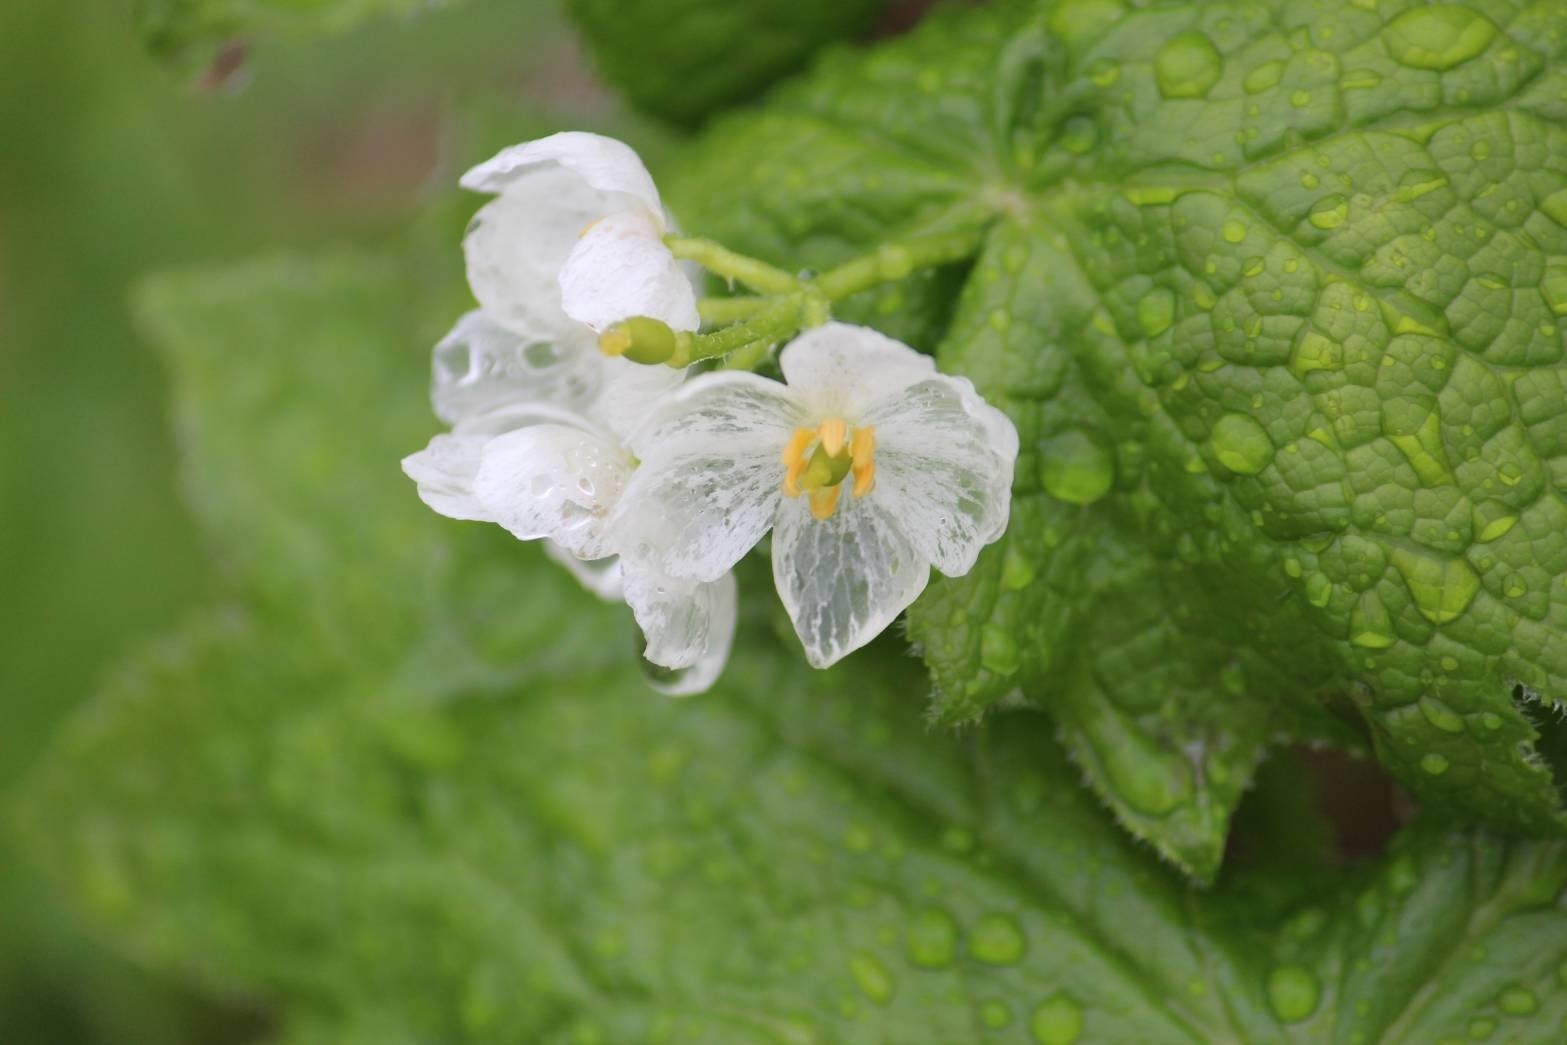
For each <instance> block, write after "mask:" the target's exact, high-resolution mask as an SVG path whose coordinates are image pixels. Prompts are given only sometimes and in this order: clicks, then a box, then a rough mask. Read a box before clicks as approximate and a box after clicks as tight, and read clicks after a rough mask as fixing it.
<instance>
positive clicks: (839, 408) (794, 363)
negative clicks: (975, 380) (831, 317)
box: [778, 323, 936, 422]
mask: <svg viewBox="0 0 1567 1045" xmlns="http://www.w3.org/2000/svg"><path fill="white" fill-rule="evenodd" d="M778 366H779V368H780V369H781V370H783V376H784V380H785V381H787V382H789V387H790V388H792V389H794V390H795V392H796V393H797V394H798V395H799V396H800V397H801V398H802V399H803V400H804V401H805V402H807V403H809V404H810V405H811V407H812V409H814V410H815V411H817V412H818V413H820V414H822V415H824V416H837V417H842V418H844V419H845V420H848V421H851V422H852V421H855V420H857V419H858V417H859V414H860V413H861V412H862V411H863V410H864V409H865V408H866V407H868V406H869V405H870V404H872V403H874V402H876V401H877V400H878V399H881V398H882V397H883V396H886V395H889V394H891V393H893V392H896V391H897V390H898V389H901V388H906V387H907V386H909V385H912V384H914V383H915V382H917V381H923V380H925V379H926V378H928V377H930V376H931V375H932V374H934V373H935V372H936V363H935V361H934V360H932V359H931V358H930V357H929V356H926V355H921V354H920V353H919V352H916V351H914V349H912V348H910V347H909V346H908V345H905V344H904V343H903V342H901V341H894V340H893V339H892V338H890V337H887V336H886V335H885V334H881V333H878V332H877V331H874V330H872V329H870V328H869V327H857V326H852V325H850V324H848V323H827V324H824V325H822V326H819V327H815V328H813V329H811V330H807V331H806V332H805V333H803V334H801V335H800V336H799V337H797V338H795V339H794V340H793V341H791V342H789V344H787V345H785V346H784V349H783V351H782V352H781V353H780V354H779V356H778Z"/></svg>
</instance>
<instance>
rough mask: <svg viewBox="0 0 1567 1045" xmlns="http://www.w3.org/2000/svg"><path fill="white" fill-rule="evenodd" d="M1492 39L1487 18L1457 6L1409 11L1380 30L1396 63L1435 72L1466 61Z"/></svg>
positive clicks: (1491, 23) (1437, 5)
mask: <svg viewBox="0 0 1567 1045" xmlns="http://www.w3.org/2000/svg"><path fill="white" fill-rule="evenodd" d="M1495 37H1496V25H1495V24H1494V23H1493V22H1492V21H1491V20H1490V19H1488V18H1486V17H1485V16H1484V15H1482V14H1480V13H1479V12H1478V11H1476V10H1474V9H1473V8H1472V7H1469V6H1460V5H1458V4H1433V5H1431V6H1429V7H1416V8H1412V9H1410V10H1408V11H1405V12H1404V13H1403V14H1401V15H1399V16H1398V17H1397V18H1395V19H1393V20H1392V21H1391V22H1389V23H1388V24H1387V25H1386V26H1385V27H1384V28H1383V30H1382V42H1383V44H1384V45H1385V46H1386V47H1387V53H1388V54H1389V55H1391V56H1392V58H1393V60H1394V61H1395V62H1398V63H1399V64H1400V65H1407V66H1409V67H1410V68H1412V69H1429V70H1433V71H1437V72H1440V71H1442V70H1444V69H1451V68H1452V67H1453V66H1455V65H1458V64H1460V63H1462V62H1467V61H1468V60H1469V59H1471V58H1473V57H1475V56H1476V55H1478V54H1479V53H1480V52H1481V51H1484V50H1485V49H1486V47H1488V46H1489V45H1490V43H1491V41H1492V40H1493V39H1494V38H1495Z"/></svg>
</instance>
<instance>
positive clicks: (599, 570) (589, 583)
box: [544, 541, 626, 602]
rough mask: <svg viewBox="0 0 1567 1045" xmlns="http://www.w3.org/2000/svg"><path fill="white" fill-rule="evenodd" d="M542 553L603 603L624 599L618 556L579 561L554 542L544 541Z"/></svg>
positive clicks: (624, 592)
mask: <svg viewBox="0 0 1567 1045" xmlns="http://www.w3.org/2000/svg"><path fill="white" fill-rule="evenodd" d="M544 551H545V553H546V554H548V555H549V557H550V558H551V559H554V560H555V561H556V562H557V563H559V564H560V565H562V566H564V567H565V568H566V571H567V572H568V573H570V574H571V575H572V576H573V577H575V578H577V583H578V584H581V585H582V586H583V587H584V588H586V589H587V590H588V591H590V592H592V593H593V594H594V595H597V596H598V597H599V598H601V599H603V600H604V601H605V602H619V601H621V600H622V599H624V598H625V597H626V586H625V583H624V582H623V581H622V580H621V572H620V558H619V556H615V555H611V556H610V557H609V558H607V559H579V558H577V557H576V556H575V555H573V554H571V553H570V552H569V551H567V550H566V549H565V548H562V547H561V546H560V545H558V544H556V543H555V542H554V541H545V542H544Z"/></svg>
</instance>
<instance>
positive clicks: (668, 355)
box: [403, 132, 1017, 694]
mask: <svg viewBox="0 0 1567 1045" xmlns="http://www.w3.org/2000/svg"><path fill="white" fill-rule="evenodd" d="M462 184H463V185H464V186H465V187H467V188H469V189H474V190H477V191H480V192H486V193H491V194H494V196H495V198H494V199H493V200H491V201H490V202H489V203H488V204H486V205H485V206H484V207H483V208H482V209H481V210H480V211H479V213H478V214H477V215H476V217H475V218H474V220H473V223H472V224H471V225H470V227H469V230H468V234H467V237H466V238H465V240H464V250H465V253H466V256H467V263H468V279H469V283H470V285H471V287H472V289H473V293H474V297H475V298H476V299H477V300H478V302H479V308H478V309H477V310H475V311H473V312H470V313H468V314H467V315H465V316H463V317H462V319H460V320H459V321H458V323H457V325H456V327H455V328H454V329H453V330H452V332H451V333H450V334H448V335H447V337H446V338H445V339H443V340H442V341H441V342H440V344H438V345H437V346H436V348H435V359H434V372H435V373H434V389H433V398H434V405H435V412H436V414H437V415H438V416H439V417H440V418H441V420H443V421H445V422H446V423H448V424H449V425H450V426H451V430H450V431H449V432H447V433H444V434H441V435H437V436H436V437H435V438H434V439H432V440H431V441H430V444H429V445H428V446H427V447H426V448H425V449H424V450H422V451H420V452H418V453H416V454H413V455H411V456H410V457H408V458H407V459H405V460H404V462H403V468H404V471H406V472H407V473H408V475H409V476H410V477H411V478H413V479H414V480H415V482H416V483H417V484H418V487H419V494H420V496H421V497H422V498H423V499H424V501H425V502H426V503H427V504H428V505H430V507H432V508H434V509H435V510H436V511H439V512H441V513H442V514H445V515H448V516H451V517H453V518H457V519H472V520H480V521H485V522H492V523H497V524H499V525H501V526H503V527H505V528H506V529H507V530H508V531H510V532H511V533H512V534H514V535H515V536H517V537H518V538H520V539H522V540H543V541H545V542H546V544H547V547H548V548H549V550H550V553H551V555H552V556H554V557H555V558H556V559H557V560H559V561H560V562H561V563H563V564H564V565H565V566H567V567H568V568H569V569H571V570H572V572H573V573H574V574H576V576H577V577H578V578H579V579H580V580H581V581H582V582H583V584H584V585H585V586H586V587H588V588H589V589H590V590H592V591H594V592H595V593H597V594H598V595H600V596H601V597H604V598H606V599H615V600H621V599H623V600H624V601H625V602H627V603H628V604H629V605H630V607H631V609H632V612H633V614H634V615H635V617H636V620H637V623H638V625H639V626H640V627H641V629H642V631H643V634H644V637H645V639H646V650H645V656H646V657H647V659H648V660H649V661H651V662H652V663H654V664H656V665H658V666H660V667H662V668H664V669H667V672H668V674H667V675H666V676H665V677H664V681H663V682H662V684H661V688H663V689H664V690H665V691H666V692H670V693H677V694H683V693H695V692H700V691H702V690H704V689H706V688H707V687H709V686H710V685H711V684H712V683H713V681H714V680H715V679H716V678H717V676H718V674H719V673H720V671H721V670H722V667H723V664H724V661H725V659H726V658H727V656H728V651H729V646H730V644H731V642H732V640H733V636H734V631H735V616H736V592H735V582H734V577H733V572H732V571H733V569H734V567H735V565H736V564H737V563H738V562H739V561H740V560H741V559H742V558H743V557H744V556H745V555H746V554H747V553H749V552H750V551H751V550H752V549H753V548H755V547H756V546H757V545H758V544H760V543H761V542H762V540H763V539H764V538H765V537H766V536H767V535H768V533H769V532H771V534H772V544H771V554H772V564H773V576H774V579H775V582H776V584H777V588H778V593H779V596H780V598H781V599H782V600H783V603H784V606H785V607H786V608H787V610H788V612H789V616H790V618H791V619H792V620H793V622H794V626H795V630H796V632H797V633H798V635H799V637H800V640H801V642H802V644H803V645H804V648H805V652H806V656H807V657H808V659H809V660H810V662H811V663H812V664H814V665H816V666H818V667H825V666H827V665H829V664H832V663H833V662H835V661H837V660H838V659H840V658H841V657H843V656H845V655H846V654H848V653H850V652H852V651H853V650H855V649H858V648H859V647H860V646H863V645H864V644H865V643H867V642H869V641H870V640H871V639H872V638H874V637H875V636H876V635H878V634H879V633H880V632H881V631H883V630H884V629H885V628H886V627H887V626H888V625H889V624H890V623H891V622H892V621H893V620H894V619H895V618H896V617H897V615H898V614H899V613H901V612H902V611H903V610H904V609H905V608H906V607H907V606H908V605H909V604H910V603H911V602H913V601H914V599H915V598H916V597H917V596H918V595H919V593H920V592H921V591H922V590H923V589H924V587H925V584H926V582H927V580H928V578H929V573H930V567H932V566H934V567H935V568H936V569H937V570H940V571H941V572H942V573H945V574H948V575H952V576H956V575H961V574H963V573H966V572H967V571H968V570H969V569H971V568H972V567H973V564H974V561H975V558H976V557H977V555H978V554H979V551H980V549H981V548H982V547H983V546H984V545H986V544H988V543H989V542H991V541H994V540H995V539H996V538H998V537H999V536H1000V535H1001V533H1002V531H1003V530H1004V529H1005V526H1006V520H1007V512H1008V506H1009V497H1010V489H1011V482H1012V466H1013V461H1014V459H1015V458H1016V455H1017V433H1016V431H1015V430H1014V429H1013V427H1012V424H1011V422H1010V421H1008V420H1007V418H1006V417H1005V415H1003V414H1002V413H1000V412H999V411H998V410H996V409H994V408H993V407H991V406H989V405H988V404H986V403H985V402H984V400H983V399H981V398H980V397H979V395H978V394H977V393H976V392H975V391H974V388H973V386H972V385H970V384H969V382H968V381H966V380H964V379H962V378H955V377H950V376H947V375H943V374H940V373H938V372H937V371H936V368H935V365H934V363H933V362H932V361H931V359H930V358H929V357H927V356H924V355H921V354H920V353H918V352H916V351H915V350H913V349H911V348H909V347H908V346H906V345H903V344H900V343H899V342H897V341H894V340H892V339H890V338H887V337H885V336H883V335H881V334H879V333H877V332H875V331H873V330H869V329H865V328H862V327H853V326H847V325H844V324H840V323H832V322H825V323H821V324H820V325H817V326H815V327H813V328H811V329H808V330H806V331H805V332H804V333H803V334H800V336H798V337H796V338H794V339H793V340H792V341H790V342H789V343H788V344H787V345H786V346H785V347H784V348H783V350H782V351H781V352H780V353H779V354H778V357H777V364H778V368H779V370H781V372H782V377H783V381H782V382H780V381H775V380H771V379H769V378H766V377H762V376H760V375H758V374H754V373H749V372H745V371H740V370H710V371H708V372H703V373H697V372H696V371H697V370H699V369H701V367H700V366H694V367H693V366H685V367H682V366H680V365H679V364H680V363H681V362H682V361H683V360H685V359H686V358H689V353H688V352H687V351H685V350H684V346H685V345H687V344H689V341H690V337H691V335H692V334H694V332H696V331H697V330H698V329H699V327H700V322H699V319H698V302H697V287H696V285H695V284H694V283H693V280H692V277H691V274H690V273H689V272H688V271H687V269H686V268H685V267H684V266H683V265H682V263H681V261H680V260H678V259H677V258H676V256H675V254H674V253H673V252H672V251H671V249H670V247H669V246H668V243H669V242H672V240H671V239H670V228H671V223H670V220H669V217H668V215H667V214H666V213H665V211H664V208H663V205H662V203H661V202H660V200H659V196H658V190H657V188H656V187H655V186H654V184H653V181H652V179H651V177H649V175H648V173H647V170H646V169H645V168H644V167H643V165H642V163H641V161H640V160H639V159H638V158H637V156H636V154H635V153H634V152H633V151H632V150H631V149H630V148H629V147H627V146H626V145H624V144H622V143H620V142H617V141H614V140H612V139H608V138H603V137H599V136H597V135H591V134H582V133H575V132H571V133H564V134H556V135H553V136H551V137H548V138H544V139H541V140H539V141H535V142H530V143H527V144H524V145H519V146H515V147H513V148H510V149H507V150H505V151H503V152H501V153H500V154H499V155H497V156H496V157H494V158H493V159H491V160H490V161H489V162H487V163H484V164H481V165H480V166H478V167H476V168H474V169H473V170H471V171H469V172H468V173H467V174H466V175H465V176H464V177H463V179H462ZM729 256H733V255H729ZM754 264H756V265H758V266H760V263H754ZM785 278H786V279H788V278H792V277H785ZM704 307H705V306H704ZM743 340H744V339H740V342H737V343H743ZM649 343H652V344H654V345H655V346H657V347H658V351H656V352H654V353H652V356H651V357H648V356H647V355H646V354H645V353H639V352H638V351H636V350H634V349H636V348H638V347H645V346H646V345H647V344H649ZM628 350H632V351H629V353H628ZM628 355H629V358H628ZM635 358H655V359H658V360H662V361H667V362H669V363H670V364H671V365H667V366H666V365H646V364H644V363H639V362H633V361H632V360H633V359H635Z"/></svg>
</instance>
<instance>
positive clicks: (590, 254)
mask: <svg viewBox="0 0 1567 1045" xmlns="http://www.w3.org/2000/svg"><path fill="white" fill-rule="evenodd" d="M663 235H664V230H663V226H662V225H661V224H660V223H659V222H658V221H657V220H656V219H655V218H654V216H653V215H652V214H651V213H649V212H648V211H646V210H641V209H638V210H625V211H620V212H618V213H615V214H610V215H608V216H606V217H605V218H604V219H603V220H601V221H599V222H597V223H596V224H594V225H593V227H592V228H590V229H589V230H588V231H587V232H586V233H584V234H583V236H582V238H581V239H580V240H578V241H577V244H576V246H575V247H574V248H572V251H571V255H570V256H569V257H568V258H567V259H566V263H565V265H563V266H562V267H561V269H560V292H561V302H562V306H563V307H564V308H565V311H566V315H568V316H570V317H571V318H572V319H575V320H576V321H577V322H579V323H586V324H587V325H588V326H590V327H592V328H593V329H594V330H599V331H603V330H607V329H609V328H610V327H612V326H614V325H615V324H616V323H618V322H620V321H621V320H623V319H629V318H631V317H632V316H649V317H651V318H653V319H660V320H663V321H664V322H665V323H668V324H669V325H670V326H671V327H673V328H674V329H675V330H695V329H697V327H698V326H700V325H701V320H700V319H699V318H698V317H697V312H696V291H695V289H694V288H693V287H692V285H691V279H690V277H689V276H688V275H687V274H686V272H685V270H684V269H682V268H681V267H680V264H679V263H678V262H677V261H675V256H674V255H673V254H671V253H670V252H669V248H668V247H666V246H665V245H664V240H663Z"/></svg>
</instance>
